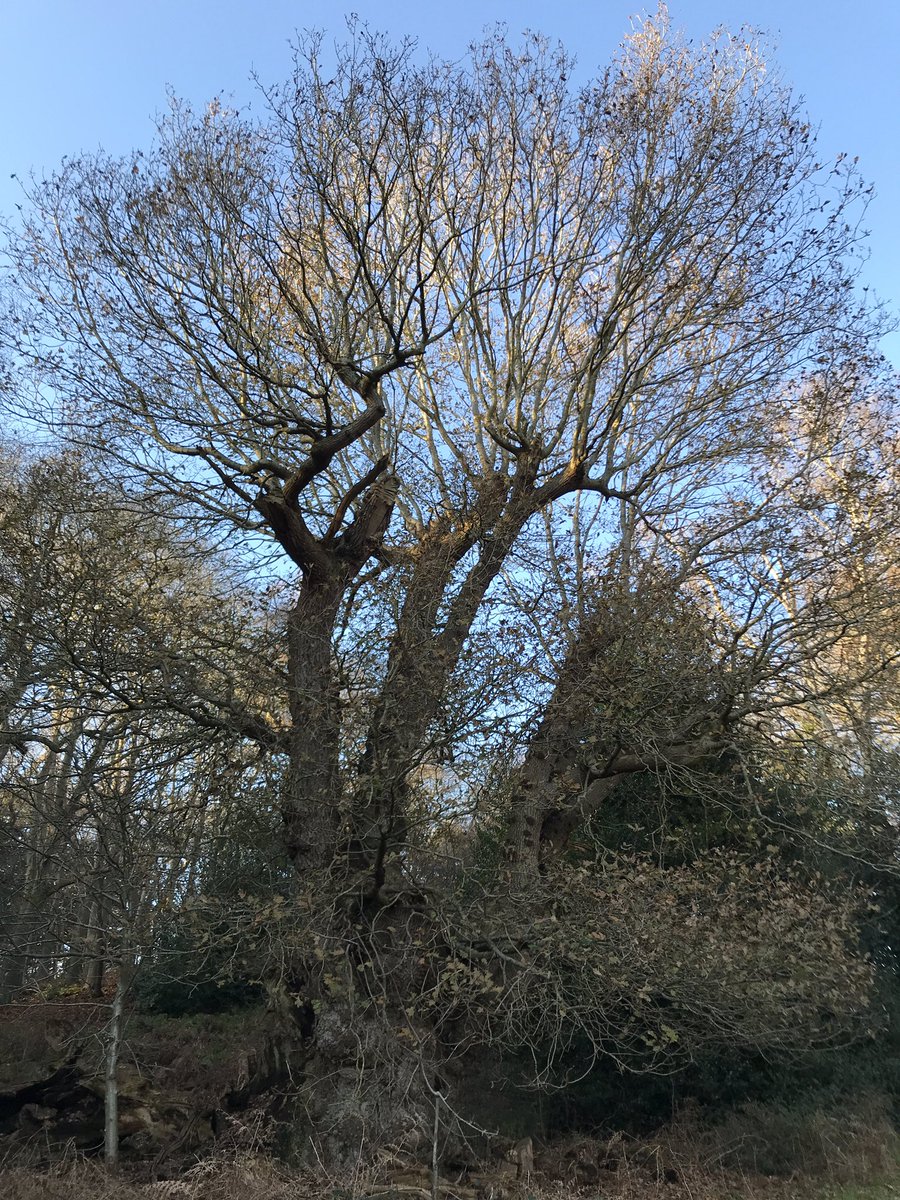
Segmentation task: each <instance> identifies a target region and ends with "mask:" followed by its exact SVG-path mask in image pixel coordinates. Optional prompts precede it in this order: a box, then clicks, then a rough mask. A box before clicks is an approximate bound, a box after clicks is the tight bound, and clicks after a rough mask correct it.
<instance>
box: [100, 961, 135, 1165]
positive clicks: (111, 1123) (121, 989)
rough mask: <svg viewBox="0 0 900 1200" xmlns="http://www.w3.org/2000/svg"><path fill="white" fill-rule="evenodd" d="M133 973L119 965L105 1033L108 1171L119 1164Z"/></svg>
mask: <svg viewBox="0 0 900 1200" xmlns="http://www.w3.org/2000/svg"><path fill="white" fill-rule="evenodd" d="M130 976H131V973H130V971H129V970H128V969H126V967H125V966H124V964H122V965H120V967H119V977H118V979H117V981H116V991H115V995H114V996H113V1002H112V1011H111V1013H110V1019H109V1025H108V1026H107V1035H106V1052H105V1067H106V1070H105V1089H104V1097H105V1116H104V1123H103V1157H104V1161H105V1163H106V1169H107V1170H108V1171H116V1170H118V1167H119V1052H120V1050H121V1046H122V1028H123V1025H124V1020H125V997H126V995H127V993H128V988H129V985H130V982H131V977H130Z"/></svg>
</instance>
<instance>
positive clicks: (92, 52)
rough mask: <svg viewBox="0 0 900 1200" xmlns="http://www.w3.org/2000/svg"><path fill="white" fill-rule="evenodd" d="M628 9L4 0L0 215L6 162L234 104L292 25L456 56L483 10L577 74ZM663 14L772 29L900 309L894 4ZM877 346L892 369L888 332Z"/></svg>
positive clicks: (885, 0)
mask: <svg viewBox="0 0 900 1200" xmlns="http://www.w3.org/2000/svg"><path fill="white" fill-rule="evenodd" d="M646 7H650V8H653V7H655V4H654V3H651V4H649V5H646V6H644V8H646ZM641 10H642V8H641V6H640V5H638V4H637V3H636V2H635V0H582V2H581V3H578V2H575V0H555V2H554V3H547V2H546V0H545V2H544V3H536V2H535V0H485V3H483V4H476V3H474V2H473V0H449V2H445V3H435V2H434V0H430V2H429V0H425V3H423V2H422V0H416V3H412V0H380V2H379V3H374V2H373V0H348V2H347V4H346V7H341V6H340V5H339V4H337V5H329V4H327V3H324V2H323V0H306V2H305V3H289V2H287V0H257V3H255V4H251V3H249V2H247V0H180V2H178V0H30V3H29V0H8V3H7V11H6V14H5V17H4V20H3V22H2V24H0V130H2V134H0V211H2V212H4V213H7V212H9V211H10V210H11V208H12V205H13V204H14V203H15V201H16V199H18V196H17V192H16V185H15V182H14V181H12V180H11V179H10V174H11V173H13V172H17V173H19V174H25V173H27V172H28V170H29V169H31V168H34V169H35V170H37V171H38V172H41V171H44V170H49V169H52V168H53V167H54V166H55V165H56V164H57V163H58V162H59V160H60V159H61V158H62V156H63V155H64V154H75V153H77V152H78V151H79V150H93V149H96V148H97V147H101V146H102V147H103V148H104V149H106V150H108V151H110V152H112V153H122V152H125V151H127V150H130V149H132V148H135V147H139V146H144V145H146V144H147V143H148V142H149V141H150V139H151V137H152V124H151V118H152V116H153V114H154V113H155V112H157V111H159V110H160V109H161V108H162V107H163V106H164V104H165V92H166V88H167V87H171V88H172V89H173V90H174V91H175V92H176V94H178V95H181V96H185V97H188V98H189V99H191V100H193V101H195V102H204V101H206V100H208V99H209V98H210V97H211V96H213V95H215V94H217V93H220V92H224V93H226V95H230V96H231V97H233V99H234V101H236V102H239V103H243V102H245V101H246V100H248V99H250V97H251V95H252V87H251V85H250V83H249V80H248V76H249V73H250V71H251V69H254V70H256V71H257V72H258V73H259V75H260V76H261V77H262V78H263V79H264V80H268V81H275V80H279V79H281V78H283V77H284V76H285V75H286V74H287V72H288V69H289V46H288V43H289V40H290V38H291V36H292V34H293V32H294V30H296V29H304V28H311V27H315V28H323V29H326V30H328V31H329V32H333V33H334V34H335V35H337V36H340V34H341V33H342V31H343V29H344V13H345V12H350V11H353V12H356V13H358V14H359V16H360V17H361V18H363V19H364V20H366V21H368V22H369V23H370V24H371V25H372V26H374V27H376V28H378V29H383V30H386V31H387V32H389V33H391V34H394V35H397V36H400V35H403V34H412V35H414V36H416V37H418V38H419V40H420V42H422V43H423V44H424V45H427V46H429V47H430V48H431V49H433V50H435V51H436V52H437V53H439V54H442V55H447V56H457V55H460V54H462V52H463V51H464V49H465V46H466V44H467V43H468V42H469V41H470V40H471V39H472V38H473V37H477V36H478V34H479V33H480V32H481V30H482V29H483V27H484V26H485V25H486V24H489V23H492V22H494V21H498V20H499V21H505V22H506V23H507V24H508V26H509V29H510V32H511V33H512V34H516V33H519V32H520V31H521V30H522V29H525V28H530V29H538V30H541V31H542V32H544V33H547V34H549V35H550V36H552V37H557V38H560V39H561V40H562V41H563V42H564V43H565V44H566V46H567V47H568V48H569V49H570V50H573V51H574V52H575V53H576V54H577V56H578V59H579V63H580V66H581V69H582V70H583V71H584V72H589V71H591V70H593V69H594V68H596V67H598V66H602V65H603V64H604V63H605V62H606V61H607V59H608V58H609V56H610V54H611V53H612V51H613V50H614V48H615V46H616V45H617V43H618V42H619V40H620V39H621V37H622V35H623V34H624V33H626V32H627V30H628V28H629V17H630V15H631V14H632V13H634V12H635V11H641ZM669 11H670V14H671V17H672V20H673V23H674V24H676V25H678V26H681V27H682V28H684V29H685V30H686V31H687V33H688V34H689V35H691V36H703V35H704V34H706V33H708V32H709V31H710V30H711V29H712V28H714V27H715V26H716V25H719V24H725V25H728V26H731V27H738V26H740V25H742V24H745V23H748V24H751V25H753V26H755V27H757V28H760V29H763V30H766V31H768V32H769V33H771V34H772V35H773V36H774V37H775V38H776V39H777V42H778V52H777V61H778V63H779V65H780V67H781V69H782V71H783V73H784V75H785V77H786V78H787V79H788V80H789V81H790V82H792V83H793V85H794V86H795V87H796V89H797V90H798V91H799V92H800V93H802V95H803V96H804V97H805V98H806V102H807V107H808V109H809V112H810V115H811V116H812V118H813V121H814V123H816V124H818V125H820V127H821V133H820V144H821V146H822V150H823V153H826V154H830V155H834V154H837V153H839V152H840V151H846V152H847V153H849V154H851V155H854V154H858V155H859V157H860V165H861V167H862V170H863V173H864V175H865V176H866V178H867V179H868V180H869V181H870V182H871V183H874V185H875V188H876V192H877V195H876V198H875V200H874V201H873V203H872V205H871V208H870V210H869V214H868V220H867V222H866V224H867V227H868V228H869V229H870V230H871V234H872V236H871V240H870V248H871V256H872V257H871V260H870V262H869V264H868V265H867V268H866V272H865V276H866V278H865V282H866V283H867V284H869V285H870V286H872V287H874V288H875V289H876V291H877V292H878V293H879V294H880V295H881V296H882V297H883V298H884V299H886V300H889V301H892V302H893V307H894V308H895V310H897V309H900V236H898V230H900V133H898V130H900V0H856V2H855V3H849V2H848V0H780V2H776V0H718V2H715V0H671V2H670V4H669ZM884 349H885V351H886V352H887V353H888V354H889V355H890V357H891V358H892V359H893V361H894V363H895V365H897V366H898V367H900V334H893V335H892V336H891V337H890V338H888V339H886V340H885V343H884Z"/></svg>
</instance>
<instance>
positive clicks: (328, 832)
mask: <svg viewBox="0 0 900 1200" xmlns="http://www.w3.org/2000/svg"><path fill="white" fill-rule="evenodd" d="M345 586H346V581H345V578H343V577H342V575H341V574H340V573H339V572H338V571H336V570H335V571H333V572H319V571H316V572H311V573H310V574H309V575H308V576H306V577H305V578H304V580H303V583H302V585H301V588H300V594H299V596H298V598H297V602H296V604H295V605H294V608H293V610H292V611H291V613H290V616H289V618H288V671H289V675H290V685H289V686H290V713H291V734H290V775H289V782H288V794H287V796H286V797H285V801H284V805H283V809H282V812H283V818H284V826H285V840H286V845H287V850H288V854H289V855H290V857H291V860H292V861H293V863H294V865H295V867H296V868H297V870H298V871H300V872H301V873H302V872H305V871H310V870H318V869H321V868H323V867H328V866H330V865H331V864H332V862H333V860H334V856H335V853H336V848H337V836H338V826H339V811H338V801H339V799H340V776H339V758H338V755H339V747H340V726H341V713H340V697H339V695H338V687H337V680H336V678H335V670H334V662H333V649H332V637H333V634H334V625H335V621H336V619H337V613H338V607H339V605H340V601H341V596H342V594H343V590H344V587H345Z"/></svg>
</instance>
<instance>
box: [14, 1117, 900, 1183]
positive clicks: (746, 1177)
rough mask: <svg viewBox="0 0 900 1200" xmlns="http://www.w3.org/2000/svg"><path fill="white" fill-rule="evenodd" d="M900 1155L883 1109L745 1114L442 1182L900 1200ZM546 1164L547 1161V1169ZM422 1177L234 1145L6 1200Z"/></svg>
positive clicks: (67, 1179)
mask: <svg viewBox="0 0 900 1200" xmlns="http://www.w3.org/2000/svg"><path fill="white" fill-rule="evenodd" d="M898 1151H900V1145H898V1137H897V1134H896V1132H895V1131H894V1129H893V1128H892V1127H891V1125H890V1122H889V1121H888V1120H887V1117H886V1115H885V1112H884V1110H883V1108H882V1107H881V1106H880V1105H878V1104H877V1103H875V1102H874V1101H873V1102H870V1103H868V1104H867V1105H865V1104H864V1105H860V1106H859V1107H858V1108H857V1109H856V1111H853V1112H845V1113H843V1114H842V1115H841V1116H840V1117H837V1116H835V1115H831V1114H827V1113H823V1112H820V1111H811V1112H808V1113H798V1112H792V1111H790V1110H785V1109H780V1108H777V1107H763V1106H747V1107H746V1108H744V1109H742V1110H740V1111H737V1112H730V1113H728V1114H726V1115H724V1116H723V1118H722V1119H721V1120H720V1121H718V1122H716V1123H715V1124H709V1123H703V1122H702V1121H701V1120H700V1119H699V1117H698V1116H697V1115H696V1114H693V1113H684V1114H682V1115H681V1117H680V1118H679V1119H678V1120H677V1121H676V1122H675V1123H674V1124H673V1125H672V1126H670V1127H669V1128H667V1129H666V1130H664V1131H662V1133H661V1134H660V1135H659V1136H657V1137H655V1138H648V1139H641V1140H639V1139H628V1138H623V1137H616V1138H613V1139H607V1140H596V1141H592V1140H590V1139H580V1140H575V1139H572V1141H571V1142H569V1143H564V1144H562V1145H561V1146H558V1147H556V1162H557V1163H558V1164H565V1163H569V1164H572V1163H575V1164H576V1166H574V1167H572V1166H569V1167H568V1168H565V1169H559V1170H558V1171H557V1172H556V1174H558V1175H559V1176H561V1177H559V1178H556V1179H550V1178H548V1177H547V1176H543V1177H542V1176H539V1175H538V1176H536V1177H535V1178H534V1179H532V1180H531V1181H530V1182H529V1183H528V1184H521V1185H520V1184H517V1183H515V1182H514V1181H512V1180H511V1179H510V1175H509V1169H508V1167H507V1168H506V1169H505V1170H504V1169H499V1168H498V1169H496V1170H491V1169H490V1168H487V1169H486V1170H485V1171H484V1172H483V1173H480V1174H478V1175H477V1176H473V1177H472V1178H469V1179H466V1180H461V1181H458V1182H456V1181H453V1182H451V1181H449V1180H443V1181H442V1186H441V1190H440V1200H571V1198H572V1197H574V1196H581V1197H584V1200H600V1198H602V1200H892V1198H897V1197H900V1153H898ZM551 1158H552V1156H547V1157H546V1158H545V1161H548V1162H549V1161H550V1160H551ZM429 1195H430V1181H429V1179H428V1175H427V1172H426V1171H424V1170H418V1171H415V1172H413V1171H407V1172H406V1174H405V1175H404V1174H402V1173H401V1174H398V1173H397V1172H393V1173H387V1174H385V1173H383V1172H382V1173H380V1174H377V1175H376V1174H373V1173H371V1172H369V1171H368V1170H364V1169H360V1170H358V1171H356V1172H348V1173H345V1174H343V1175H341V1176H339V1177H336V1176H334V1175H327V1174H326V1173H325V1172H322V1173H319V1174H313V1173H310V1172H303V1173H298V1172H294V1171H291V1170H289V1169H288V1168H286V1167H285V1166H283V1165H282V1164H280V1163H277V1162H276V1161H274V1160H273V1159H272V1158H271V1157H270V1156H267V1155H266V1154H265V1153H263V1152H261V1151H260V1150H259V1148H258V1145H257V1147H255V1148H254V1149H252V1150H251V1149H247V1148H246V1147H242V1146H239V1145H237V1144H235V1145H232V1146H231V1147H230V1149H227V1150H225V1149H221V1148H220V1149H219V1151H218V1152H217V1153H216V1154H215V1155H213V1156H212V1157H210V1158H208V1159H204V1160H202V1161H201V1162H198V1163H196V1164H194V1165H193V1166H192V1167H191V1168H190V1169H188V1170H187V1171H186V1172H185V1173H184V1174H182V1176H181V1177H180V1179H178V1180H177V1181H172V1182H160V1183H155V1184H154V1183H149V1182H147V1181H146V1174H145V1175H144V1177H143V1178H139V1177H137V1175H134V1176H129V1175H127V1174H123V1175H122V1176H120V1177H110V1176H109V1175H108V1174H107V1173H106V1172H105V1171H104V1170H103V1168H102V1166H101V1165H99V1164H98V1163H97V1162H96V1161H93V1162H92V1161H86V1160H84V1159H80V1158H77V1157H75V1156H74V1155H70V1156H69V1157H68V1159H65V1160H63V1161H61V1162H58V1163H57V1164H56V1166H54V1167H53V1168H52V1169H50V1170H41V1169H39V1168H37V1167H35V1166H30V1167H29V1166H27V1165H22V1164H20V1165H17V1166H15V1167H12V1166H10V1167H8V1168H7V1169H6V1170H5V1171H4V1170H0V1196H2V1197H3V1200H235V1198H237V1200H428V1197H429Z"/></svg>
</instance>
